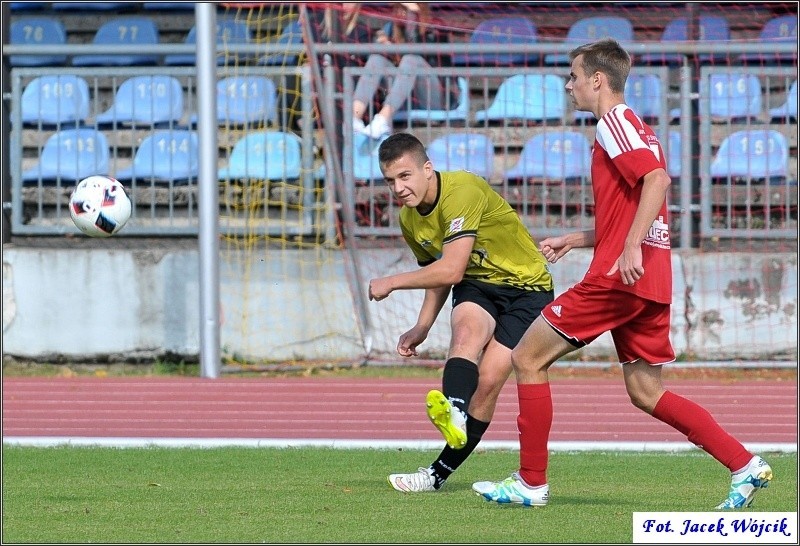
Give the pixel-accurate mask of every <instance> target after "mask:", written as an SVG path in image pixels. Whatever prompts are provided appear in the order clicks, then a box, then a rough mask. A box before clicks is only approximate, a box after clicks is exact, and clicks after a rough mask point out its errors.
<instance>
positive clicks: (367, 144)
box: [353, 133, 389, 180]
mask: <svg viewBox="0 0 800 546" xmlns="http://www.w3.org/2000/svg"><path fill="white" fill-rule="evenodd" d="M387 138H389V135H386V136H383V137H381V138H380V139H378V140H375V139H373V138H370V137H368V136H367V135H364V134H361V133H355V134H354V135H353V178H355V179H356V180H383V173H381V167H380V163H379V162H378V148H380V145H381V142H383V141H384V140H386V139H387Z"/></svg>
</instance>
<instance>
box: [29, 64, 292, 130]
mask: <svg viewBox="0 0 800 546" xmlns="http://www.w3.org/2000/svg"><path fill="white" fill-rule="evenodd" d="M21 102H22V104H21V111H22V123H23V125H26V126H39V125H43V126H51V125H55V126H59V125H69V124H81V123H83V122H85V121H87V119H88V118H89V105H90V95H89V85H88V84H87V82H86V80H85V79H83V78H81V77H78V76H74V75H69V74H64V75H57V76H40V77H38V78H35V79H33V80H31V82H30V83H28V85H26V86H25V89H24V90H23V92H22V101H21ZM276 102H277V89H276V86H275V83H274V82H273V81H272V80H271V79H270V78H268V77H265V76H231V77H227V78H222V79H220V80H219V81H217V98H216V104H217V122H218V123H219V124H220V125H229V126H239V125H250V124H264V123H275V121H276V120H277V107H276ZM183 116H184V97H183V89H182V87H181V83H180V82H179V81H178V79H177V78H174V77H172V76H163V75H161V76H159V75H156V76H134V77H131V78H129V79H127V80H125V81H123V82H122V83H121V84H120V86H119V88H118V89H117V91H116V93H115V94H114V101H113V103H112V105H111V107H110V108H108V109H107V110H105V111H104V112H101V113H99V114H97V116H95V118H94V123H95V124H96V125H97V126H100V127H106V126H117V125H133V126H137V125H145V126H161V125H175V124H177V123H179V122H181V120H182V119H183ZM196 122H197V114H192V115H191V117H190V118H189V123H190V124H191V125H194V124H196Z"/></svg>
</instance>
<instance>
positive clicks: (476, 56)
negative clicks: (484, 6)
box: [452, 16, 539, 66]
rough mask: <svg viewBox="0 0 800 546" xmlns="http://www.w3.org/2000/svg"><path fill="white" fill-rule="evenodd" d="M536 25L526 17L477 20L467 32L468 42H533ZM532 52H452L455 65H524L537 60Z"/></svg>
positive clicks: (535, 38)
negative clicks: (471, 30) (468, 35)
mask: <svg viewBox="0 0 800 546" xmlns="http://www.w3.org/2000/svg"><path fill="white" fill-rule="evenodd" d="M537 40H538V35H537V31H536V25H535V24H534V23H533V21H531V20H530V19H528V18H527V17H523V16H518V17H498V18H494V19H487V20H485V21H481V22H480V23H479V24H478V26H476V27H475V30H474V31H473V32H472V34H470V37H469V43H470V44H535V43H536V42H537ZM538 58H539V56H538V55H536V54H533V53H465V54H456V55H453V58H452V63H453V64H454V65H455V66H527V65H528V64H530V63H534V62H536V61H537V60H538Z"/></svg>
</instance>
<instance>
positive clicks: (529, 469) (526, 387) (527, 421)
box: [517, 383, 553, 486]
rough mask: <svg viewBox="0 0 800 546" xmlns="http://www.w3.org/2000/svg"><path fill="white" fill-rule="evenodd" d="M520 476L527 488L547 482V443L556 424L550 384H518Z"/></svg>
mask: <svg viewBox="0 0 800 546" xmlns="http://www.w3.org/2000/svg"><path fill="white" fill-rule="evenodd" d="M517 396H518V397H519V416H518V417H517V428H518V429H519V474H520V476H521V477H522V479H523V480H525V483H527V484H528V485H533V486H536V485H544V484H546V483H547V455H548V453H547V440H548V438H549V437H550V426H551V425H552V424H553V399H552V398H551V396H550V383H538V384H532V383H527V384H523V385H520V384H518V385H517Z"/></svg>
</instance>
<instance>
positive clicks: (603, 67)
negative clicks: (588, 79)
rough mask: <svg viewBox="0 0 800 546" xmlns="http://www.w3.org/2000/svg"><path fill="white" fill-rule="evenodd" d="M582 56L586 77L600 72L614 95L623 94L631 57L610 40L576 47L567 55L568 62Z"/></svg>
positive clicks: (615, 42) (614, 41)
mask: <svg viewBox="0 0 800 546" xmlns="http://www.w3.org/2000/svg"><path fill="white" fill-rule="evenodd" d="M579 55H583V71H584V72H586V74H587V75H590V74H594V73H595V72H602V73H603V74H605V75H606V76H608V85H609V87H611V90H612V91H613V92H615V93H624V92H625V81H626V80H627V79H628V74H630V71H631V56H630V55H629V54H628V52H627V51H625V50H624V49H623V48H622V46H621V45H619V43H618V42H617V41H616V40H614V39H611V38H606V39H604V40H598V41H597V42H592V43H589V44H584V45H582V46H578V47H576V48H575V49H573V50H572V51H570V53H569V60H570V62H572V61H574V60H575V57H577V56H579Z"/></svg>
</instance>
